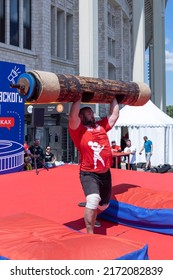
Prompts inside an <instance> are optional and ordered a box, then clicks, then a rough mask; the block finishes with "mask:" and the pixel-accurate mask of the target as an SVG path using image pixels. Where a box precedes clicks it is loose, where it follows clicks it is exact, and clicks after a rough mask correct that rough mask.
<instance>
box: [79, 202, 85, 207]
mask: <svg viewBox="0 0 173 280" xmlns="http://www.w3.org/2000/svg"><path fill="white" fill-rule="evenodd" d="M78 206H79V207H85V206H86V202H79V203H78Z"/></svg>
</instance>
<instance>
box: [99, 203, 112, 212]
mask: <svg viewBox="0 0 173 280" xmlns="http://www.w3.org/2000/svg"><path fill="white" fill-rule="evenodd" d="M108 207H109V203H108V204H104V205H99V206H98V209H99V210H100V211H104V210H106V208H108Z"/></svg>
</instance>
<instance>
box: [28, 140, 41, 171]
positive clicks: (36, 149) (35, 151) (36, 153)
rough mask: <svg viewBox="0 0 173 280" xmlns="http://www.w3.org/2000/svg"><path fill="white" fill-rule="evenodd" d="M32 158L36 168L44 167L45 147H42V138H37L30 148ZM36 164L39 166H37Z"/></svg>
mask: <svg viewBox="0 0 173 280" xmlns="http://www.w3.org/2000/svg"><path fill="white" fill-rule="evenodd" d="M29 150H30V152H31V154H32V155H33V158H32V166H33V167H34V168H36V167H37V168H42V167H43V149H42V148H41V147H40V140H39V139H35V141H34V144H33V145H32V146H31V147H30V148H29ZM35 164H36V165H37V166H35Z"/></svg>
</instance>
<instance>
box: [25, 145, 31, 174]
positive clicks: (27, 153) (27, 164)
mask: <svg viewBox="0 0 173 280" xmlns="http://www.w3.org/2000/svg"><path fill="white" fill-rule="evenodd" d="M24 170H32V154H31V151H30V150H29V147H28V144H27V143H25V144H24Z"/></svg>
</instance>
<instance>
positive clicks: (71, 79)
mask: <svg viewBox="0 0 173 280" xmlns="http://www.w3.org/2000/svg"><path fill="white" fill-rule="evenodd" d="M18 84H19V85H20V86H21V90H20V89H19V92H20V94H21V95H22V96H23V97H24V98H25V100H26V101H29V102H31V103H37V104H38V103H51V102H74V101H76V100H78V99H79V98H80V97H81V96H82V102H83V103H111V102H112V101H113V99H114V98H115V97H116V99H117V102H118V103H119V104H128V105H133V106H141V105H144V104H145V103H146V102H147V101H148V100H149V99H150V95H151V92H150V89H149V87H148V85H146V84H144V83H137V82H123V81H115V80H106V79H100V78H91V77H82V76H74V75H62V74H54V73H51V72H44V71H36V70H33V71H30V72H27V73H25V74H22V75H21V76H20V77H19V79H18Z"/></svg>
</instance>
